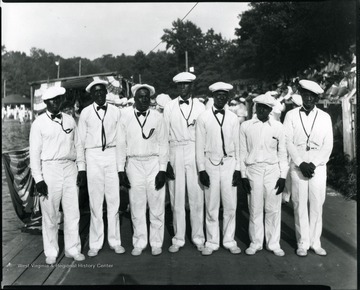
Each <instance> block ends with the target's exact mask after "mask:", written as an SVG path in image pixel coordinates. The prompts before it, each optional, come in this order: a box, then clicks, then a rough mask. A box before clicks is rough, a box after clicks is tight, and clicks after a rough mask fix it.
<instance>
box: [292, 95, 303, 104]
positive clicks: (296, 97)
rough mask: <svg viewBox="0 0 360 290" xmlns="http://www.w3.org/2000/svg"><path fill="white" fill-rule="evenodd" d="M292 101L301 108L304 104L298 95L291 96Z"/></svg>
mask: <svg viewBox="0 0 360 290" xmlns="http://www.w3.org/2000/svg"><path fill="white" fill-rule="evenodd" d="M291 101H292V102H293V103H294V104H295V105H297V106H299V107H301V106H302V104H303V102H302V98H301V96H300V95H298V94H292V95H291Z"/></svg>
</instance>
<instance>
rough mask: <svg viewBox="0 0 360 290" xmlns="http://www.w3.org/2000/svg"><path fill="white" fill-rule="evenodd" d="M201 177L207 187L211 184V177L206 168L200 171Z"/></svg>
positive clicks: (202, 182)
mask: <svg viewBox="0 0 360 290" xmlns="http://www.w3.org/2000/svg"><path fill="white" fill-rule="evenodd" d="M199 178H200V182H201V184H202V185H204V186H206V187H209V186H210V178H209V175H208V174H207V172H206V171H205V170H203V171H200V172H199Z"/></svg>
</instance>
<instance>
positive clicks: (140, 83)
mask: <svg viewBox="0 0 360 290" xmlns="http://www.w3.org/2000/svg"><path fill="white" fill-rule="evenodd" d="M139 84H141V74H139Z"/></svg>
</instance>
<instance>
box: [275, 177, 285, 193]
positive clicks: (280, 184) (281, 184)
mask: <svg viewBox="0 0 360 290" xmlns="http://www.w3.org/2000/svg"><path fill="white" fill-rule="evenodd" d="M284 188H285V178H279V179H278V180H277V181H276V185H275V189H278V190H277V191H276V195H278V194H280V193H282V192H283V191H284Z"/></svg>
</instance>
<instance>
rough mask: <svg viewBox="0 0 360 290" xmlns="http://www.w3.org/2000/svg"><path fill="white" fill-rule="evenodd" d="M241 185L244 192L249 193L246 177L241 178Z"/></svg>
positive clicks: (249, 187) (248, 183) (249, 188)
mask: <svg viewBox="0 0 360 290" xmlns="http://www.w3.org/2000/svg"><path fill="white" fill-rule="evenodd" d="M241 185H242V188H243V190H244V192H245V193H247V194H250V193H251V186H250V181H249V179H247V178H241Z"/></svg>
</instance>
